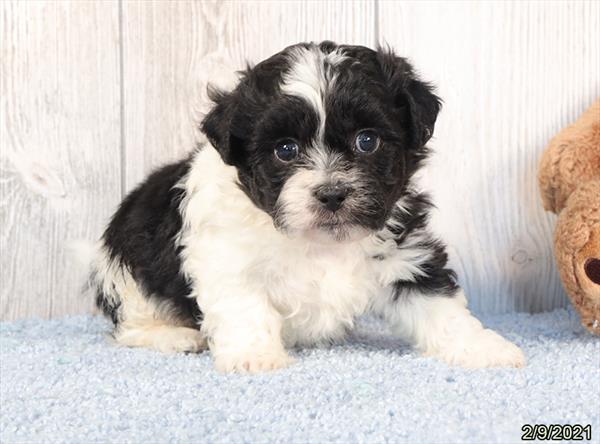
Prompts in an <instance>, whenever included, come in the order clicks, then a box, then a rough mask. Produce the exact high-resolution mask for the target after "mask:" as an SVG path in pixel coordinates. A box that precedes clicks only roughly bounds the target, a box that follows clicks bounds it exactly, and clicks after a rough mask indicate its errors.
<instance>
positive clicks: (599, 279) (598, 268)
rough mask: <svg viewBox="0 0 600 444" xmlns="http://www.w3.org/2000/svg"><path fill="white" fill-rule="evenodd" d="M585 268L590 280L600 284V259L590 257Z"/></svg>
mask: <svg viewBox="0 0 600 444" xmlns="http://www.w3.org/2000/svg"><path fill="white" fill-rule="evenodd" d="M584 270H585V274H586V276H587V277H588V278H589V279H590V281H592V282H593V283H594V284H598V285H600V259H595V258H593V259H588V260H587V261H586V263H585V265H584Z"/></svg>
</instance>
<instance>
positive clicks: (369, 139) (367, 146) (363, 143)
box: [354, 130, 379, 153]
mask: <svg viewBox="0 0 600 444" xmlns="http://www.w3.org/2000/svg"><path fill="white" fill-rule="evenodd" d="M354 145H355V146H356V149H357V150H358V151H359V152H361V153H372V152H373V151H375V150H376V149H377V148H378V147H379V136H378V135H377V133H376V132H375V131H373V130H362V131H361V132H360V133H358V134H357V135H356V141H355V142H354Z"/></svg>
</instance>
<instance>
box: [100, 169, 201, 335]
mask: <svg viewBox="0 0 600 444" xmlns="http://www.w3.org/2000/svg"><path fill="white" fill-rule="evenodd" d="M189 168H190V160H189V159H188V160H185V161H182V162H178V163H174V164H171V165H167V166H165V167H163V168H161V169H159V170H157V171H155V172H154V173H152V174H151V175H150V176H149V177H148V178H147V179H146V181H144V183H142V184H141V185H139V186H138V187H137V188H136V189H135V190H134V191H132V192H131V193H130V194H129V195H128V196H127V197H126V198H125V200H124V201H123V202H122V203H121V205H120V207H119V209H118V210H117V212H116V213H115V215H114V216H113V218H112V220H111V222H110V224H109V225H108V228H107V229H106V231H105V233H104V236H103V241H104V244H105V246H106V247H107V248H108V251H109V254H110V256H111V259H113V260H118V261H120V263H121V265H122V266H123V267H125V268H126V269H127V270H129V272H130V273H131V275H132V276H133V278H134V279H135V280H136V282H137V283H138V285H140V286H141V288H142V290H143V291H144V294H145V295H152V297H153V298H155V299H156V300H157V301H158V302H160V301H161V300H168V301H169V304H170V307H171V308H172V309H173V310H174V314H175V315H177V316H179V317H181V318H182V319H186V320H189V321H192V322H195V321H199V320H200V319H201V318H202V313H201V312H200V309H199V308H198V305H197V303H196V301H195V300H194V299H190V298H188V297H187V296H188V295H189V294H190V292H191V287H190V283H189V282H188V281H187V280H186V279H185V278H184V276H183V275H182V273H181V260H180V258H179V251H178V249H177V248H176V245H175V236H176V235H177V234H178V233H179V232H180V231H181V227H182V219H181V214H180V212H179V204H180V202H181V198H182V196H183V193H184V191H183V190H181V189H179V188H174V186H175V185H176V184H177V183H178V182H179V181H180V180H181V179H182V178H183V177H184V176H185V175H186V174H187V172H188V171H189ZM97 304H98V306H99V308H101V309H102V310H103V311H104V313H105V314H106V315H108V316H110V317H111V318H112V319H113V321H114V322H115V323H116V321H117V320H118V315H117V313H116V312H117V311H118V307H113V306H111V305H110V304H109V303H108V302H107V301H106V299H105V298H104V297H102V295H101V294H100V295H98V298H97Z"/></svg>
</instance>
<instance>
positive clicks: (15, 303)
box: [0, 0, 600, 319]
mask: <svg viewBox="0 0 600 444" xmlns="http://www.w3.org/2000/svg"><path fill="white" fill-rule="evenodd" d="M0 13H1V20H0V26H1V29H0V37H1V41H0V51H1V52H0V74H1V77H0V82H1V83H0V87H1V102H0V112H1V113H2V115H1V119H0V131H1V132H0V150H1V151H0V230H1V231H0V267H1V269H0V278H1V280H0V284H1V287H0V319H15V318H19V317H31V316H41V317H56V316H62V315H65V314H68V313H79V312H85V311H87V310H88V309H89V308H90V307H91V300H90V299H89V298H88V299H86V298H83V297H82V296H81V294H80V291H79V290H80V286H81V283H82V276H81V274H80V273H76V272H75V268H74V267H73V265H72V262H71V260H70V259H69V255H68V254H67V252H66V251H65V245H66V244H67V243H68V242H69V241H70V240H72V239H86V240H94V239H96V238H98V236H99V235H100V233H101V231H102V228H103V226H104V224H105V222H106V221H107V219H108V217H109V216H110V215H111V213H112V211H113V210H114V208H115V206H116V204H117V203H118V202H119V201H120V199H121V197H122V196H123V195H124V193H125V192H126V191H129V190H130V189H131V188H132V187H133V186H135V184H137V183H138V182H139V181H140V180H142V179H143V177H144V176H145V175H146V174H147V173H148V172H149V171H150V170H151V169H152V168H155V167H157V166H159V165H161V164H163V163H164V162H167V161H170V160H173V159H178V158H181V157H182V156H184V155H185V154H186V153H187V152H189V151H190V150H191V149H192V148H193V146H194V144H195V141H196V139H197V138H198V133H197V130H196V126H197V122H198V121H199V119H200V117H201V115H202V114H203V113H204V112H205V111H206V109H207V107H208V102H207V99H206V94H205V91H206V85H207V83H208V82H209V81H210V82H212V83H215V84H216V85H218V86H227V85H231V84H233V83H234V82H235V75H234V71H235V70H237V69H241V68H243V67H244V65H245V63H246V61H250V62H257V61H260V60H262V59H264V58H265V57H268V56H269V55H271V54H273V53H275V52H276V51H278V50H280V49H281V48H283V47H285V46H286V45H289V44H293V43H296V42H298V41H307V40H313V41H320V40H323V39H331V40H336V41H339V42H344V43H357V44H364V45H368V46H373V45H374V44H375V42H376V41H381V42H388V43H389V44H390V45H391V46H392V47H394V48H395V49H396V50H397V52H398V53H399V54H401V55H404V56H408V57H410V58H411V59H412V60H413V61H414V63H415V65H416V66H417V68H418V69H419V71H420V72H421V73H422V74H423V77H425V78H426V79H428V80H432V81H433V82H434V83H436V84H437V85H438V91H439V94H440V95H441V96H442V97H443V99H444V101H445V106H444V109H443V111H442V114H441V115H440V118H439V121H438V125H437V128H436V134H435V138H434V140H433V142H432V146H433V147H434V148H435V149H436V155H435V156H434V157H433V158H432V159H431V161H430V164H429V166H428V167H427V170H426V171H425V172H424V174H423V185H424V186H425V187H426V188H428V189H431V190H432V191H433V194H434V197H435V201H436V203H437V205H438V207H439V211H438V212H436V214H435V217H434V224H435V226H436V228H437V230H438V232H439V233H440V235H441V236H442V237H443V238H444V239H446V240H448V241H449V244H450V250H451V260H452V264H453V266H454V267H455V268H456V269H457V270H458V273H459V276H460V280H461V282H462V283H463V284H464V286H465V287H466V288H467V290H468V292H469V294H470V300H471V306H472V307H473V308H474V309H475V310H476V311H479V312H490V313H498V312H506V311H511V310H515V309H516V310H526V311H540V310H546V309H551V308H555V307H560V306H563V305H564V304H565V303H566V298H565V295H564V292H563V290H562V287H561V284H560V281H559V280H558V275H557V273H556V271H555V265H554V261H553V256H552V249H551V248H552V233H553V228H554V223H555V220H554V217H552V216H550V215H548V214H545V213H544V212H543V210H542V207H541V204H540V200H539V192H538V190H537V184H536V173H537V163H538V159H539V156H540V154H541V152H542V150H543V149H544V147H545V145H546V143H547V142H548V141H549V139H550V138H551V137H552V136H553V135H554V134H555V133H556V132H558V131H559V130H560V129H561V128H562V127H564V126H565V125H567V124H568V123H570V122H571V121H573V120H575V119H576V118H577V116H578V114H579V113H580V112H581V111H583V109H584V108H585V107H586V106H587V105H589V104H590V103H591V102H592V101H593V100H594V98H596V97H598V96H600V39H598V38H597V30H598V29H600V3H599V2H594V1H589V2H550V1H548V2H504V1H486V2H445V1H437V2H433V1H426V2H416V1H406V2H405V1H386V0H368V1H327V2H326V1H311V0H301V1H281V2H280V1H258V0H252V1H177V2H172V1H158V2H154V1H122V2H117V1H90V2H53V1H45V2H37V1H32V2H22V1H11V2H1V3H0ZM120 24H121V26H119V25H120ZM121 75H122V77H121ZM121 116H122V117H123V118H121Z"/></svg>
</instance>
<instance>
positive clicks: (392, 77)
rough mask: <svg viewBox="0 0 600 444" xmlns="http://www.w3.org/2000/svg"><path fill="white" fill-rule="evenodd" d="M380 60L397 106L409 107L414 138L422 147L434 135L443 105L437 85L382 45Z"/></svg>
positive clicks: (415, 143)
mask: <svg viewBox="0 0 600 444" xmlns="http://www.w3.org/2000/svg"><path fill="white" fill-rule="evenodd" d="M377 60H378V61H379V64H380V66H381V69H382V71H383V73H384V75H385V77H386V79H387V81H388V85H389V88H390V89H391V92H392V94H393V96H394V101H395V104H396V107H397V108H398V109H400V110H401V109H403V108H407V107H408V114H409V119H410V126H411V132H412V140H413V143H414V146H416V147H417V148H421V147H422V146H424V145H425V144H426V143H427V141H428V140H429V139H430V138H431V136H432V135H433V130H434V127H435V121H436V119H437V115H438V112H439V111H440V108H441V106H442V101H441V99H440V98H439V97H438V96H436V95H435V94H434V93H433V91H434V88H433V86H431V85H430V84H428V83H426V82H423V81H421V80H420V79H419V77H418V76H417V75H416V74H415V72H414V69H413V67H412V65H411V64H410V63H409V62H408V61H407V60H406V59H405V58H402V57H398V56H396V55H395V54H394V52H393V51H391V50H389V49H385V48H381V47H379V48H378V49H377Z"/></svg>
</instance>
